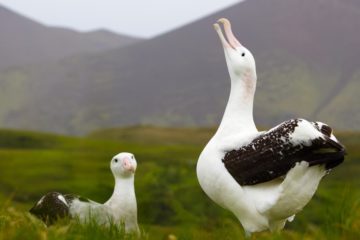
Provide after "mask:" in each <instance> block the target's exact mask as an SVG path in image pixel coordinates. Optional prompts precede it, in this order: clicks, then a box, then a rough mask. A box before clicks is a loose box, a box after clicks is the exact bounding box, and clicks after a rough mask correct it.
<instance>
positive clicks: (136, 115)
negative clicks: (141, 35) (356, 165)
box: [0, 0, 360, 134]
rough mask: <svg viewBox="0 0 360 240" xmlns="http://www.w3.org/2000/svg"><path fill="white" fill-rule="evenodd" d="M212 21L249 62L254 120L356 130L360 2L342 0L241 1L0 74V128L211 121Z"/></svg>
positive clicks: (222, 83)
mask: <svg viewBox="0 0 360 240" xmlns="http://www.w3.org/2000/svg"><path fill="white" fill-rule="evenodd" d="M220 17H227V18H229V19H230V20H231V21H232V23H233V27H234V31H235V32H236V34H237V36H238V37H239V39H240V41H241V42H242V43H243V44H244V46H246V47H248V48H249V49H250V50H251V51H252V52H253V53H254V55H255V58H256V60H257V69H258V72H259V74H258V90H257V93H256V96H255V121H256V123H257V124H258V125H261V126H273V125H274V124H277V123H279V122H281V121H284V120H286V119H288V118H291V117H304V118H311V120H321V121H324V122H327V123H328V124H330V125H331V126H333V127H334V128H335V129H340V130H359V126H360V115H359V114H360V106H359V104H358V103H357V102H358V98H357V91H358V90H359V84H358V82H359V80H360V68H359V65H358V59H359V58H360V48H359V47H358V43H359V41H360V32H359V31H358V29H360V8H359V7H358V4H357V3H356V1H351V0H334V1H331V2H329V1H325V0H315V1H303V0H288V1H285V0H271V1H267V0H251V1H245V2H242V3H239V4H237V5H234V6H232V7H230V8H228V9H225V10H223V11H220V12H218V13H216V14H213V15H210V16H208V17H205V18H203V19H201V20H199V21H196V22H194V23H192V24H189V25H187V26H184V27H182V28H179V29H176V30H174V31H172V32H169V33H167V34H164V35H162V36H159V37H156V38H153V39H150V40H148V41H144V42H141V43H139V44H136V45H133V46H129V47H126V48H121V49H117V50H114V51H109V52H106V53H99V54H90V55H87V56H78V57H72V58H67V59H64V60H62V61H61V62H54V63H49V64H46V65H41V66H33V67H28V68H16V69H11V70H8V71H2V72H0V79H1V80H2V85H1V86H2V89H8V90H7V91H6V92H3V93H2V95H1V96H2V97H1V98H3V99H11V100H12V101H11V102H10V101H7V103H6V104H4V103H0V104H1V105H2V106H1V108H0V109H1V110H0V123H1V126H4V127H17V128H29V129H35V130H45V131H53V132H60V133H71V134H82V133H86V132H89V131H92V130H94V129H97V128H103V127H114V126H124V125H133V124H153V125H162V126H213V125H216V124H218V122H219V119H220V117H221V115H222V112H223V110H224V107H225V104H226V100H227V97H228V92H229V81H228V80H227V79H228V73H227V69H226V66H225V60H224V56H223V51H222V49H221V46H220V43H219V40H218V39H217V36H216V34H215V32H214V30H213V29H212V24H213V23H214V21H216V19H218V18H220ZM14 79H16V80H14ZM15 93H16V94H15ZM45 103H46V104H45Z"/></svg>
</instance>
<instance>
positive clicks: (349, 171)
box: [0, 127, 360, 240]
mask: <svg viewBox="0 0 360 240" xmlns="http://www.w3.org/2000/svg"><path fill="white" fill-rule="evenodd" d="M144 128H145V127H141V128H139V129H138V130H137V134H135V135H134V136H132V138H131V141H130V140H129V139H128V138H127V137H126V136H127V134H128V133H129V130H124V129H118V130H117V129H112V130H111V131H105V132H104V135H102V134H101V131H98V132H97V133H96V134H91V135H90V137H83V138H79V137H78V138H74V137H66V136H57V135H51V134H38V133H34V132H22V131H8V130H6V132H3V133H1V132H2V131H0V240H3V239H4V240H5V239H6V240H8V239H10V240H11V239H41V240H42V239H54V240H63V239H105V240H106V239H136V237H134V236H129V235H125V234H124V232H123V231H122V229H121V228H120V229H119V228H117V227H116V226H110V227H109V228H106V227H102V226H98V225H97V224H95V223H94V222H89V223H87V224H80V223H79V222H78V221H77V220H76V219H75V220H69V219H65V220H63V221H59V222H58V223H57V224H56V225H54V226H51V227H49V228H47V227H46V226H45V225H44V224H42V222H40V221H39V220H37V219H35V218H34V217H33V216H31V215H30V214H29V213H28V209H30V207H31V206H32V204H34V203H35V202H36V201H37V200H38V199H39V198H40V197H41V196H42V195H43V194H44V193H46V192H48V191H53V190H56V191H59V192H64V193H77V194H80V195H82V196H84V197H88V198H90V199H93V200H95V201H98V202H104V201H105V200H107V198H109V197H110V195H111V193H112V190H113V177H112V175H111V173H110V170H109V161H110V159H111V157H112V156H113V155H115V154H116V153H118V152H120V151H129V152H133V153H135V155H136V158H137V160H138V170H137V173H136V177H135V185H136V195H137V201H138V215H139V223H140V228H141V229H143V234H142V236H141V239H171V238H174V237H176V238H177V239H209V240H212V239H214V240H215V239H244V233H243V230H242V228H241V226H240V224H239V223H238V221H237V219H236V218H235V217H234V216H233V215H232V214H231V213H229V212H227V211H226V210H223V209H221V208H220V207H219V206H217V205H215V204H214V203H213V202H212V201H211V200H210V199H209V198H208V197H207V196H205V194H204V193H203V192H202V190H201V189H200V187H199V185H198V182H197V178H196V173H195V167H196V161H197V157H198V155H199V153H200V151H201V149H202V148H203V142H204V141H205V138H207V137H206V136H209V137H210V136H211V134H212V132H213V129H207V130H206V129H202V130H194V131H191V129H187V130H186V131H184V132H181V131H180V130H177V131H175V134H174V132H173V131H172V129H162V130H161V131H160V132H159V133H156V132H158V129H156V128H150V129H148V130H146V131H145V135H146V136H142V135H141V132H142V130H144ZM132 130H134V128H132ZM140 130H141V131H140ZM154 132H155V133H156V134H155V133H154ZM109 134H111V137H110V135H109ZM173 134H174V135H175V136H176V137H175V138H173V139H171V135H173ZM9 136H11V137H9ZM152 136H153V138H152ZM189 138H190V139H191V144H189V142H187V140H188V139H189ZM7 139H10V140H9V141H10V142H9V143H8V142H7ZM19 139H20V140H19ZM22 139H27V140H26V141H25V142H26V146H24V141H23V140H22ZM339 139H341V141H342V142H343V143H344V144H345V145H346V146H347V151H348V156H347V159H346V161H345V163H343V164H342V165H340V166H339V167H338V168H336V169H335V170H334V171H333V172H331V174H330V175H329V176H327V177H325V178H324V180H323V181H322V182H321V184H320V187H319V190H318V192H317V193H316V195H315V197H314V198H313V199H312V200H311V202H310V203H309V204H308V205H307V206H306V207H305V209H304V210H303V211H302V212H301V213H299V214H298V215H297V216H296V218H295V220H294V222H292V223H288V224H287V226H286V229H285V230H284V231H282V232H281V233H268V232H265V233H257V234H254V235H253V236H252V237H251V239H265V240H267V239H269V240H275V239H276V240H277V239H279V240H280V239H295V240H298V239H320V240H321V239H360V190H359V189H360V181H359V180H358V176H359V174H360V134H356V133H345V134H340V135H339Z"/></svg>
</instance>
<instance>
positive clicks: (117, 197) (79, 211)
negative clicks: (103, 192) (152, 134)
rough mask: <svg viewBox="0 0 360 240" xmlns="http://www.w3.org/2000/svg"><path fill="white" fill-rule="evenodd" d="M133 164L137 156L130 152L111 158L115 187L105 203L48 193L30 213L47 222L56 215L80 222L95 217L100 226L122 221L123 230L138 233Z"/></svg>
mask: <svg viewBox="0 0 360 240" xmlns="http://www.w3.org/2000/svg"><path fill="white" fill-rule="evenodd" d="M136 167H137V163H136V159H135V157H134V155H133V154H131V153H126V152H123V153H119V154H117V155H116V156H114V157H113V158H112V160H111V162H110V169H111V171H112V173H113V175H114V178H115V187H114V192H113V194H112V196H111V197H110V199H109V200H108V201H107V202H105V203H104V204H100V203H97V202H94V201H91V200H89V199H86V198H82V197H79V196H76V195H72V194H61V193H57V192H50V193H47V194H46V195H44V196H43V197H42V198H41V199H40V200H39V201H38V202H37V203H36V204H35V205H34V207H33V208H32V209H30V212H31V213H32V214H34V215H35V216H37V217H38V218H40V219H42V220H43V221H44V222H45V223H46V224H48V225H49V224H52V223H54V222H55V221H56V220H57V219H58V218H61V217H65V216H70V217H77V218H78V219H79V220H80V222H83V223H86V222H87V221H89V220H95V221H96V222H97V223H98V224H99V225H109V224H110V223H113V224H118V225H120V224H124V226H125V231H126V232H135V233H139V227H138V222H137V204H136V196H135V189H134V174H135V170H136Z"/></svg>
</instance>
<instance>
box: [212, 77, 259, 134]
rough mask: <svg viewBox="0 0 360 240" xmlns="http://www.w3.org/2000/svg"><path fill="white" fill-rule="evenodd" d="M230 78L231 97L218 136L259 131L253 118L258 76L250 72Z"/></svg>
mask: <svg viewBox="0 0 360 240" xmlns="http://www.w3.org/2000/svg"><path fill="white" fill-rule="evenodd" d="M230 76H231V90H230V96H229V100H228V103H227V105H226V109H225V113H224V116H223V118H222V120H221V123H220V126H219V128H218V131H217V133H216V134H217V135H221V136H228V135H230V134H240V133H242V132H253V131H257V129H256V126H255V123H254V118H253V103H254V94H255V88H256V76H254V75H253V74H250V73H249V72H248V73H245V74H241V75H240V76H238V75H230Z"/></svg>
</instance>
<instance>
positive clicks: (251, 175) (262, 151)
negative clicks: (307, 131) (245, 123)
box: [222, 119, 345, 185]
mask: <svg viewBox="0 0 360 240" xmlns="http://www.w3.org/2000/svg"><path fill="white" fill-rule="evenodd" d="M299 121H304V120H302V119H293V120H289V121H286V122H284V123H282V124H280V125H279V126H278V127H276V128H275V129H272V130H270V131H268V132H265V133H263V134H261V135H260V136H258V137H257V138H255V139H254V140H253V141H252V142H251V143H250V144H248V145H245V146H243V147H241V148H240V149H238V150H232V151H230V152H227V153H226V154H225V156H224V158H223V160H222V161H223V163H224V164H225V167H226V169H227V170H228V171H229V173H230V174H231V175H232V176H233V177H234V179H235V180H236V181H237V182H238V183H239V184H240V185H254V184H258V183H262V182H267V181H270V180H272V179H275V178H277V177H280V176H283V175H285V174H286V173H287V172H288V171H289V170H290V169H291V168H293V167H294V166H295V164H296V163H297V162H300V161H307V162H309V165H310V166H313V165H318V164H325V166H326V168H327V169H330V168H334V167H335V166H337V165H339V164H340V163H341V162H342V161H343V160H344V155H345V149H344V147H343V146H342V145H341V144H339V143H337V142H335V141H333V140H332V139H330V134H331V128H330V127H328V126H327V127H326V128H322V129H319V131H321V132H322V133H323V135H324V136H323V138H314V139H311V144H307V145H304V144H298V145H293V144H291V142H290V141H289V136H290V135H291V134H292V133H293V132H294V130H295V128H296V127H297V126H298V123H299Z"/></svg>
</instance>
